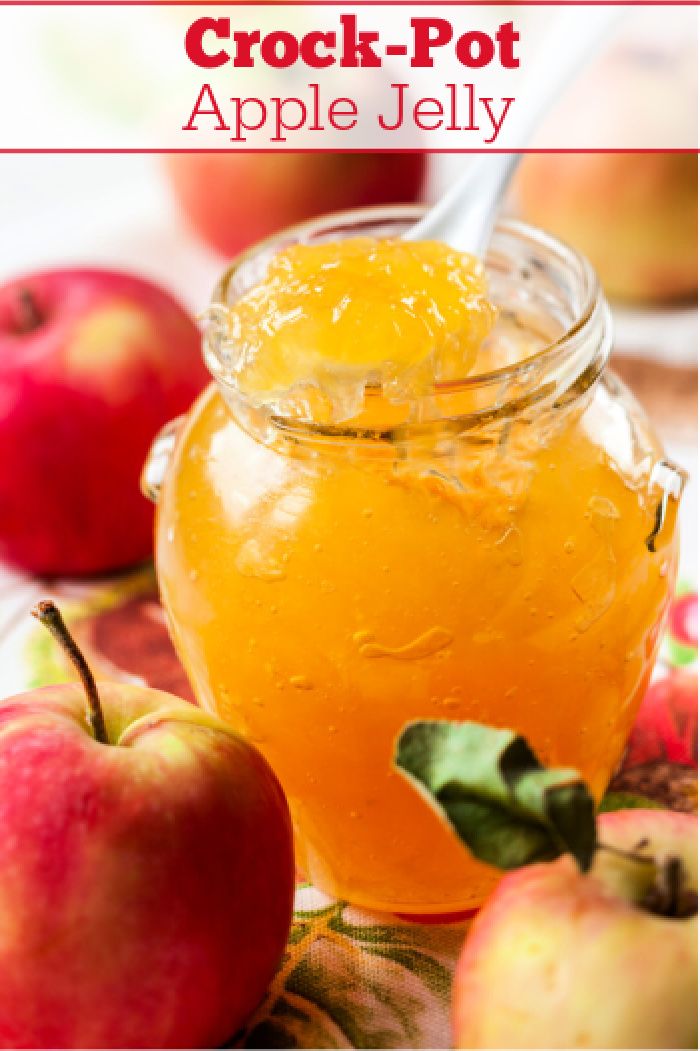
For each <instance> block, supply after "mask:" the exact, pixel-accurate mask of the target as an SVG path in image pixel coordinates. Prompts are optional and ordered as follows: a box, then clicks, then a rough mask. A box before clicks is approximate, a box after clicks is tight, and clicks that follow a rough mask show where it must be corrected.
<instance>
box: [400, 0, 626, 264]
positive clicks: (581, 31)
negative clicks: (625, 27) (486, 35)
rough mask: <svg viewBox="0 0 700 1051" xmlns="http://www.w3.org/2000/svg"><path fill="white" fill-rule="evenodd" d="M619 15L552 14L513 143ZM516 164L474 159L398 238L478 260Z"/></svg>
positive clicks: (601, 10) (498, 157)
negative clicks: (542, 60)
mask: <svg viewBox="0 0 700 1051" xmlns="http://www.w3.org/2000/svg"><path fill="white" fill-rule="evenodd" d="M620 14H621V11H620V9H619V8H615V7H613V8H610V7H608V6H607V5H606V6H600V7H598V6H594V7H590V6H588V7H583V8H580V7H579V8H568V9H567V10H565V11H560V12H559V13H558V15H557V16H556V17H555V22H554V25H553V26H552V29H551V31H550V32H549V33H548V34H547V36H546V38H545V41H544V45H543V47H542V49H541V54H543V55H545V56H546V65H545V64H541V65H538V67H537V73H536V76H535V77H530V78H528V79H529V81H530V82H529V83H528V82H527V81H526V82H524V83H523V85H522V88H521V91H520V98H519V100H517V101H518V102H519V108H518V109H517V110H514V112H513V119H512V120H511V124H510V130H511V134H512V135H513V138H514V141H523V142H524V141H526V140H527V139H528V138H529V136H530V135H531V133H532V131H533V129H534V128H535V127H536V126H537V124H538V123H539V121H540V120H541V118H542V116H543V115H544V114H545V113H546V111H547V110H548V109H549V108H550V106H551V105H552V104H553V103H554V102H555V101H556V100H557V98H559V96H560V95H561V93H562V89H563V88H564V86H565V85H566V84H567V83H568V82H569V81H570V80H572V79H573V78H574V76H575V75H576V73H577V72H578V71H579V69H580V67H581V66H583V65H585V62H586V59H587V58H589V57H590V55H591V53H592V52H593V51H595V49H596V45H597V44H598V42H599V41H600V39H601V37H603V36H604V35H605V34H606V33H607V31H608V30H609V29H610V27H611V26H612V24H613V23H614V22H615V21H616V20H617V19H618V18H619V17H620ZM521 158H522V154H521V153H515V154H500V153H486V154H481V155H479V156H478V157H477V158H476V159H475V160H474V161H473V162H472V164H471V165H470V166H469V170H468V171H467V172H466V174H465V175H464V176H463V178H461V179H460V180H459V181H458V182H457V183H456V184H455V185H454V186H453V187H451V189H450V190H448V192H447V193H446V194H445V195H444V196H443V197H442V198H441V200H439V201H438V203H437V204H436V205H434V207H432V208H431V209H430V211H429V212H428V213H427V214H426V215H425V216H424V217H423V218H422V219H421V220H420V222H418V223H416V225H415V226H412V227H411V228H410V230H408V231H407V232H406V233H405V234H404V235H403V236H404V237H405V238H406V239H407V240H409V241H425V240H436V241H445V242H447V244H450V245H452V246H453V247H454V248H458V249H460V250H461V251H464V252H473V253H474V255H478V256H482V257H483V256H484V254H485V252H486V248H487V246H488V243H489V240H490V239H491V232H492V230H493V227H494V225H495V221H496V214H497V212H498V208H499V205H500V203H501V200H502V198H503V196H504V194H505V191H506V189H507V186H508V183H509V181H510V178H511V176H512V175H513V172H514V171H515V168H516V167H517V165H518V163H519V162H520V160H521Z"/></svg>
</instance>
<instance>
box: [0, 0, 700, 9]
mask: <svg viewBox="0 0 700 1051" xmlns="http://www.w3.org/2000/svg"><path fill="white" fill-rule="evenodd" d="M200 4H201V6H202V7H204V6H206V7H241V6H245V7H350V8H353V7H418V6H420V7H435V8H441V7H501V6H502V5H503V0H206V5H205V4H203V3H202V0H0V7H196V6H199V5H200ZM511 6H513V7H561V6H562V0H511ZM566 6H567V7H661V8H667V7H698V6H700V0H670V2H668V0H573V2H571V3H567V5H566Z"/></svg>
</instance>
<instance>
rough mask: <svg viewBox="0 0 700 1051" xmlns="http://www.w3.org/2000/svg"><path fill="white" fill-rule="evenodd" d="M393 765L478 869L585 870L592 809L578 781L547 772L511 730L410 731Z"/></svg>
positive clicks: (417, 726)
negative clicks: (552, 866) (537, 865)
mask: <svg viewBox="0 0 700 1051" xmlns="http://www.w3.org/2000/svg"><path fill="white" fill-rule="evenodd" d="M394 762H395V764H396V766H397V767H398V769H399V770H400V771H401V772H402V773H403V774H405V775H406V776H407V777H408V778H409V780H411V781H412V782H413V783H414V784H415V785H416V786H417V787H418V788H419V790H420V791H421V792H422V794H424V795H425V796H427V798H428V800H429V801H430V802H431V803H432V804H433V805H434V806H435V807H436V808H437V810H438V812H439V813H440V814H441V815H442V816H443V817H444V818H446V820H447V821H448V822H449V824H450V825H451V826H452V828H453V829H454V831H455V832H456V833H457V835H458V836H459V838H460V839H461V840H462V842H463V843H465V844H466V846H467V847H469V849H470V851H471V852H472V854H473V855H474V856H475V857H477V858H479V860H480V861H485V862H487V863H488V864H489V865H495V866H496V867H497V868H501V869H514V868H518V867H520V866H521V865H527V864H530V863H531V862H534V861H551V860H553V859H554V858H557V857H559V856H560V855H561V854H565V853H570V854H573V856H574V858H575V859H576V861H577V863H578V865H579V867H580V868H581V870H582V871H583V872H586V871H588V869H589V868H590V866H591V862H592V860H593V852H594V850H595V808H594V804H593V799H592V797H591V794H590V792H589V791H588V788H587V787H586V785H585V784H584V782H583V781H582V780H581V776H580V774H579V773H578V772H577V771H576V770H569V769H559V770H547V769H545V768H544V767H543V766H542V764H541V763H540V762H539V760H538V759H537V757H536V756H535V754H534V753H533V751H532V750H531V748H530V746H529V745H528V743H527V741H525V739H524V738H523V737H518V736H517V734H515V733H513V732H512V731H511V730H496V729H493V728H492V727H489V726H482V725H481V724H480V723H471V722H462V723H456V722H447V721H442V720H428V721H422V722H415V723H409V724H408V725H407V726H405V727H404V729H403V731H402V733H401V735H400V736H399V739H398V741H397V744H396V754H395V757H394Z"/></svg>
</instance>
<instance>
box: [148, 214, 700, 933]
mask: <svg viewBox="0 0 700 1051" xmlns="http://www.w3.org/2000/svg"><path fill="white" fill-rule="evenodd" d="M419 214H420V211H419V210H418V211H416V209H407V208H394V209H388V210H387V209H384V210H372V211H364V212H354V213H347V214H346V215H343V216H333V217H331V218H326V219H321V220H316V221H314V222H311V223H307V224H305V225H302V226H299V227H297V228H295V229H293V230H290V231H287V232H285V233H284V234H282V235H280V236H279V237H277V238H275V239H273V240H272V241H268V242H266V243H265V244H263V245H262V246H261V247H258V248H255V249H253V250H252V251H249V252H247V253H246V254H245V255H243V256H242V257H241V258H240V259H239V260H237V261H236V263H235V264H234V265H233V266H232V267H231V269H230V270H229V271H228V272H227V273H226V274H225V276H224V278H223V279H222V281H221V282H220V284H219V286H218V288H217V289H216V292H215V295H214V300H213V303H212V306H211V308H210V310H209V312H208V314H207V320H206V333H205V357H206V360H207V362H208V364H209V367H210V369H211V371H212V373H213V375H214V378H215V381H216V382H215V383H214V384H213V385H212V386H211V387H210V388H209V389H208V390H207V391H206V392H205V393H204V394H203V395H202V396H201V398H200V399H199V401H198V402H197V403H196V404H195V406H194V407H193V409H192V411H191V412H190V414H189V417H188V418H187V419H186V420H185V421H184V422H183V423H182V424H181V425H180V426H179V428H177V429H174V430H172V431H171V432H169V433H168V434H166V435H165V436H163V437H162V438H161V439H160V441H159V442H158V443H156V446H155V447H154V453H153V456H152V460H151V462H150V464H149V465H147V468H146V471H145V479H146V485H147V487H149V488H150V490H151V492H152V494H153V495H154V496H155V495H157V496H158V502H159V509H158V521H157V539H156V554H157V569H158V576H159V581H160V588H161V593H162V598H163V602H164V604H165V608H166V610H167V614H168V619H169V623H170V627H171V630H172V634H173V638H174V640H175V644H176V646H177V649H178V652H179V654H180V656H181V657H182V660H183V662H184V665H185V667H186V669H187V671H188V674H189V676H190V678H191V680H192V683H193V686H194V689H195V690H196V693H197V696H198V698H199V701H200V703H201V704H202V705H203V706H204V707H205V708H207V709H209V710H211V711H215V712H217V713H218V714H219V715H221V716H223V717H224V718H225V719H227V720H228V721H229V722H230V723H231V724H232V725H233V726H234V727H236V728H237V729H238V730H239V731H240V732H241V733H242V734H244V735H245V736H246V737H247V738H248V739H249V740H251V741H252V742H254V743H255V744H256V745H257V746H258V747H259V748H260V750H261V751H262V752H263V753H264V755H265V756H266V758H267V759H268V760H269V761H270V763H271V764H272V766H273V767H274V769H275V771H276V772H277V774H278V776H279V778H280V780H281V781H282V784H283V786H284V788H285V790H286V793H287V796H288V799H289V804H290V808H291V811H292V815H293V819H294V824H295V831H296V845H297V852H298V862H299V865H300V867H301V868H302V869H303V870H304V871H305V872H306V874H307V876H308V878H309V879H310V880H312V881H313V882H314V883H315V884H317V885H318V886H319V887H321V888H322V889H324V890H326V891H328V892H329V893H330V894H332V895H336V896H339V897H341V898H345V899H349V900H350V901H353V902H355V903H358V904H361V905H365V906H368V907H371V908H379V909H386V910H392V911H398V912H404V913H446V912H454V911H458V910H462V909H467V908H470V907H472V906H476V905H478V904H479V903H480V902H481V901H482V900H483V898H484V895H485V894H486V893H487V892H488V890H489V888H490V887H491V885H492V884H493V882H494V880H495V878H496V874H495V873H494V872H492V871H491V870H490V869H489V868H487V867H486V866H485V865H482V864H480V863H478V862H476V861H474V860H472V859H470V858H469V857H468V856H467V855H466V852H465V851H464V849H463V847H462V846H461V845H460V844H459V843H458V842H457V840H456V839H455V837H454V836H453V834H452V832H451V831H450V830H449V829H448V828H447V827H446V826H445V825H443V824H442V823H441V820H440V818H439V817H438V816H437V815H436V814H435V813H434V812H433V810H432V809H431V808H430V806H429V805H428V803H427V802H426V801H425V800H424V799H422V798H421V797H420V796H419V795H418V794H417V792H416V791H415V789H414V788H413V787H412V786H411V785H410V784H408V783H407V782H406V781H405V780H404V779H403V778H402V777H401V775H400V774H398V773H397V772H395V771H394V769H393V768H392V753H393V748H394V742H395V739H396V737H397V734H398V733H399V731H400V729H401V727H402V726H403V725H404V724H405V723H406V722H407V721H408V720H411V719H417V718H444V719H473V720H479V721H482V722H485V723H489V724H493V725H497V726H502V727H511V728H513V729H515V730H517V731H519V732H520V733H523V734H525V735H526V737H527V738H528V740H529V741H530V742H531V744H532V746H533V748H534V749H535V750H536V752H537V753H538V754H539V756H540V757H541V758H542V760H543V761H544V762H546V763H552V764H557V765H559V766H569V767H576V768H578V769H579V770H580V771H581V772H582V774H583V775H584V777H585V778H587V779H588V781H589V782H590V784H591V786H592V788H593V789H594V791H595V793H596V795H597V796H600V795H601V794H602V792H603V791H604V789H605V786H606V784H607V782H608V779H609V778H610V775H611V773H612V772H613V770H614V769H615V766H616V764H617V762H618V760H619V759H620V756H621V753H622V751H623V748H624V745H625V741H626V738H627V735H628V732H629V729H630V726H631V723H632V720H633V719H634V715H635V712H636V710H637V707H638V705H639V703H640V700H641V698H642V695H643V693H644V690H645V687H646V684H647V682H648V679H649V675H650V673H651V669H652V666H653V663H654V659H655V656H656V652H657V647H658V643H659V634H660V630H661V626H662V622H663V617H664V614H665V612H666V609H667V606H668V603H669V597H670V594H671V589H672V587H673V582H674V577H675V572H676V561H677V538H676V517H677V505H678V499H679V497H680V493H681V489H682V477H681V475H680V474H679V472H678V471H677V469H676V468H674V467H673V465H671V464H670V463H668V462H667V461H666V460H664V458H663V451H662V449H661V446H660V444H659V441H658V439H657V437H656V436H655V435H654V433H653V431H652V430H651V428H650V426H649V423H648V421H647V420H646V418H645V417H644V415H643V413H642V411H641V410H640V408H639V406H638V405H637V404H636V403H635V401H634V400H633V399H632V397H631V396H630V394H629V393H628V392H627V391H626V390H625V389H624V387H623V386H622V384H621V383H620V382H619V381H618V380H617V379H616V378H615V377H614V376H613V375H612V374H611V373H610V372H608V371H606V361H607V358H608V354H609V351H610V341H611V330H610V319H609V313H608V309H607V306H606V304H605V302H604V300H603V298H602V295H601V292H600V289H599V287H598V283H597V281H596V278H595V275H594V273H593V272H592V270H591V268H590V266H589V265H588V264H587V262H586V261H585V260H584V259H582V258H581V257H580V256H579V255H577V254H576V253H575V252H573V251H571V250H570V249H568V248H566V247H564V246H563V245H562V244H560V243H558V242H556V241H555V240H553V239H551V238H549V237H548V236H546V235H545V234H543V233H541V232H539V231H537V230H534V229H531V228H529V227H526V226H523V225H520V224H516V223H510V222H509V223H503V224H502V225H500V226H499V227H498V228H497V230H496V232H495V234H494V236H493V240H492V244H491V248H490V251H489V254H488V258H487V260H486V264H485V268H484V267H482V266H481V264H479V263H478V262H477V261H476V260H473V259H470V258H469V257H467V256H461V255H460V254H459V253H456V252H453V251H451V250H450V249H448V248H447V247H446V246H444V245H436V244H420V243H416V244H409V243H405V242H401V241H398V240H397V238H398V237H399V235H400V234H401V233H402V232H403V231H404V230H405V229H406V228H407V227H408V226H409V225H410V223H411V222H412V221H415V219H416V218H417V217H418V215H419ZM166 461H168V462H167V464H166Z"/></svg>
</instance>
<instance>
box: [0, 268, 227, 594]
mask: <svg viewBox="0 0 700 1051" xmlns="http://www.w3.org/2000/svg"><path fill="white" fill-rule="evenodd" d="M208 379H209V374H208V372H207V370H206V368H205V366H204V363H203V361H202V355H201V350H200V335H199V331H198V329H197V326H196V325H195V323H194V321H193V320H192V318H191V317H190V316H189V315H188V314H187V313H186V312H185V311H184V310H183V309H182V307H181V306H180V305H179V304H178V303H176V302H175V300H174V299H173V298H172V297H171V296H170V295H169V294H168V293H167V292H165V291H164V290H163V289H161V288H159V287H157V286H156V285H154V284H153V283H152V282H150V281H146V280H145V279H143V278H140V277H135V276H132V275H130V274H125V273H120V272H117V271H112V270H99V269H66V270H51V271H45V272H42V273H35V274H27V275H25V276H23V277H19V278H16V279H15V280H13V281H10V282H8V283H7V284H5V285H3V286H0V464H2V470H1V471H0V560H3V561H5V562H7V563H9V564H11V565H13V566H16V567H18V568H19V569H24V570H28V571H30V572H32V573H37V574H41V575H43V576H58V575H61V576H83V575H87V574H94V573H102V572H106V571H108V570H116V569H122V568H124V567H127V566H130V565H134V564H136V563H137V562H141V561H143V560H144V559H146V558H148V557H149V555H150V554H151V551H152V546H153V544H152V532H153V507H152V505H151V504H150V503H149V502H148V501H147V500H146V499H145V498H144V497H143V496H142V494H141V491H140V489H139V475H140V472H141V468H142V466H143V462H144V460H145V458H146V454H147V452H148V449H149V447H150V444H151V442H152V440H153V437H154V435H155V434H156V433H157V432H158V431H159V430H160V428H161V427H162V426H163V425H164V424H165V423H167V421H168V420H171V419H172V418H173V417H174V416H177V415H178V414H180V413H183V412H185V411H186V410H187V409H188V408H189V406H190V404H191V403H192V401H193V400H194V398H195V397H196V396H197V395H198V394H199V392H200V391H201V390H202V389H203V387H204V386H205V385H206V383H207V381H208Z"/></svg>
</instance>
